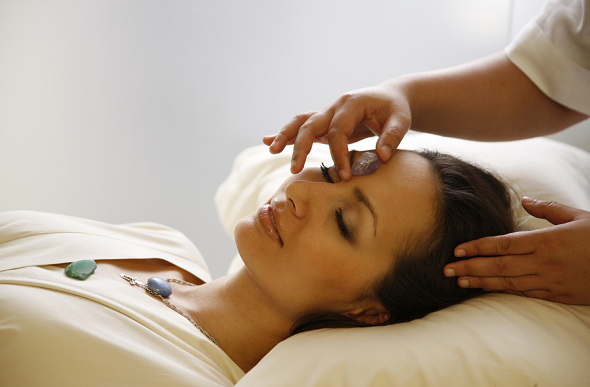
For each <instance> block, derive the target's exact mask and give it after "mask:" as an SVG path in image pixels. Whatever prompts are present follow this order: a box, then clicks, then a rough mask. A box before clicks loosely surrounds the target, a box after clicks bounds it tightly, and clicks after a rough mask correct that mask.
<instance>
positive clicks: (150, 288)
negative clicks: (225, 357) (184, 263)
mask: <svg viewBox="0 0 590 387" xmlns="http://www.w3.org/2000/svg"><path fill="white" fill-rule="evenodd" d="M120 276H121V278H123V279H124V280H126V281H129V284H130V285H133V286H139V287H140V288H143V289H144V290H145V291H147V292H148V293H150V294H151V295H153V296H156V297H159V298H160V300H162V301H163V302H164V303H165V304H166V305H168V307H169V308H170V309H172V310H173V311H175V312H177V313H179V314H180V315H181V316H183V317H184V318H186V319H187V320H188V321H190V323H191V324H193V325H194V326H195V327H196V328H197V329H198V330H199V331H200V332H201V333H202V334H204V335H205V336H207V338H208V339H209V340H211V341H212V342H213V344H215V345H217V346H218V347H219V348H221V346H220V345H219V343H218V342H217V341H215V339H214V338H213V336H211V335H210V334H209V333H207V331H206V330H204V329H203V328H201V326H200V325H199V324H197V323H196V322H195V320H193V319H192V318H191V316H189V315H188V314H186V313H184V312H183V311H182V310H180V309H179V308H178V307H177V306H176V305H174V304H173V303H171V302H170V301H169V300H167V299H166V298H164V297H168V296H169V295H170V294H172V288H171V287H170V285H169V284H168V282H175V283H177V284H180V285H186V286H198V285H195V284H193V283H190V282H186V281H183V280H180V279H176V278H166V279H163V278H159V277H152V278H150V279H149V280H148V285H146V284H144V283H142V282H140V281H139V279H137V277H130V276H128V275H126V274H120Z"/></svg>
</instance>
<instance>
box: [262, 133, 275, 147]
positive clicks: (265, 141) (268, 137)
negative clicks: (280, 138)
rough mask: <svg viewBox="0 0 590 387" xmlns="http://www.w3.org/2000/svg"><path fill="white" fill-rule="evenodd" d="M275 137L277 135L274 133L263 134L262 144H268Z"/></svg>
mask: <svg viewBox="0 0 590 387" xmlns="http://www.w3.org/2000/svg"><path fill="white" fill-rule="evenodd" d="M276 137H277V135H276V134H270V135H268V136H264V137H262V143H263V144H264V145H267V146H270V145H271V144H272V142H273V141H274V140H275V138H276Z"/></svg>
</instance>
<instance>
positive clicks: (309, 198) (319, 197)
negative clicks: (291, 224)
mask: <svg viewBox="0 0 590 387" xmlns="http://www.w3.org/2000/svg"><path fill="white" fill-rule="evenodd" d="M330 185H331V184H329V183H320V182H313V181H301V180H295V181H292V182H290V183H289V184H288V185H287V186H286V187H285V196H286V197H287V203H288V205H289V208H290V210H291V212H292V213H293V215H295V217H296V218H298V219H304V218H305V217H307V216H309V215H310V214H311V213H312V212H313V209H314V208H315V207H317V206H318V205H319V204H320V202H322V201H325V200H326V198H327V197H328V193H329V192H328V191H329V190H330V187H329V186H330Z"/></svg>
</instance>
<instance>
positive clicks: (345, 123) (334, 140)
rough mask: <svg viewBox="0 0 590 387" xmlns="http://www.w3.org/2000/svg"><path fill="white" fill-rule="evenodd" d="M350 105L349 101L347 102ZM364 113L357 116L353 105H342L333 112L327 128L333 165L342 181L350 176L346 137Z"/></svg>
mask: <svg viewBox="0 0 590 387" xmlns="http://www.w3.org/2000/svg"><path fill="white" fill-rule="evenodd" d="M349 105H350V103H349ZM363 118H364V115H362V114H361V115H359V116H357V115H356V113H355V108H354V107H353V106H343V107H341V108H340V109H339V110H338V111H337V112H335V114H334V118H333V119H332V122H331V123H330V129H329V130H328V144H329V146H330V154H331V155H332V160H334V165H335V166H336V169H337V170H338V173H339V174H340V178H341V179H342V180H343V181H348V180H350V178H351V177H352V173H351V171H350V159H349V153H348V137H349V136H350V135H351V134H352V132H353V131H354V129H355V128H356V126H357V125H358V124H359V123H360V122H361V121H362V120H363Z"/></svg>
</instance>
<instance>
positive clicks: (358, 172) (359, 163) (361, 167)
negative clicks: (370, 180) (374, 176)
mask: <svg viewBox="0 0 590 387" xmlns="http://www.w3.org/2000/svg"><path fill="white" fill-rule="evenodd" d="M380 165H381V160H379V156H377V155H376V154H375V153H373V152H363V154H361V155H360V157H359V158H358V159H357V160H356V161H355V163H354V165H353V166H352V168H351V172H352V176H366V175H370V174H371V173H373V172H375V171H376V170H377V169H379V166H380Z"/></svg>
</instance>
